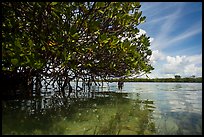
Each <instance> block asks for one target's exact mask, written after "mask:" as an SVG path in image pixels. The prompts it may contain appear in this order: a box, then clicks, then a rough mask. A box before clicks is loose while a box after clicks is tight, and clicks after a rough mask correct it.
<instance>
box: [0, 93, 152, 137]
mask: <svg viewBox="0 0 204 137" xmlns="http://www.w3.org/2000/svg"><path fill="white" fill-rule="evenodd" d="M126 96H127V94H124V93H109V94H108V96H107V97H100V96H96V98H95V99H93V98H83V99H82V98H81V99H79V98H78V99H72V100H71V99H70V100H68V99H67V100H65V99H63V98H56V97H55V98H42V99H33V100H27V101H25V100H23V101H20V100H16V101H8V102H3V104H4V105H3V121H2V125H3V128H2V132H3V134H105V135H114V134H154V132H155V125H154V122H153V121H152V111H153V110H154V104H153V101H149V100H140V99H139V97H138V98H137V99H136V100H131V99H128V98H126Z"/></svg>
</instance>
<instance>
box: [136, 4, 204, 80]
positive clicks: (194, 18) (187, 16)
mask: <svg viewBox="0 0 204 137" xmlns="http://www.w3.org/2000/svg"><path fill="white" fill-rule="evenodd" d="M141 11H142V12H143V13H142V15H143V16H146V22H145V23H143V24H140V25H139V26H138V28H140V29H142V30H144V31H145V32H146V34H147V35H148V36H150V37H151V41H152V42H151V47H150V48H151V49H152V51H153V55H152V57H151V63H152V65H153V67H154V68H155V70H153V71H152V73H151V74H148V76H149V77H151V78H162V77H174V75H181V77H189V76H192V75H195V76H197V77H198V76H202V2H141Z"/></svg>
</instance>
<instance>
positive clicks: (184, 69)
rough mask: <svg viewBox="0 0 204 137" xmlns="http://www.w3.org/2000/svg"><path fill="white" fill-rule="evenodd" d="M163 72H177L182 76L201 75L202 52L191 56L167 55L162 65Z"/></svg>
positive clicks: (174, 73) (173, 73)
mask: <svg viewBox="0 0 204 137" xmlns="http://www.w3.org/2000/svg"><path fill="white" fill-rule="evenodd" d="M163 69H164V74H172V75H176V74H179V75H181V76H183V77H189V76H192V75H195V76H201V75H202V54H200V55H193V56H175V57H172V56H167V57H166V63H165V64H164V65H163Z"/></svg>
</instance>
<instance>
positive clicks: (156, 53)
mask: <svg viewBox="0 0 204 137" xmlns="http://www.w3.org/2000/svg"><path fill="white" fill-rule="evenodd" d="M164 59H165V55H164V54H163V53H162V52H160V51H159V50H152V56H151V58H150V61H151V62H152V63H153V64H155V63H156V62H157V61H158V60H164Z"/></svg>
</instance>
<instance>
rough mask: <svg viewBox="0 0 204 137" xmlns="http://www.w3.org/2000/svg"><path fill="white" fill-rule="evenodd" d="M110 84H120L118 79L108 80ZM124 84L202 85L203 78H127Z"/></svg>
mask: <svg viewBox="0 0 204 137" xmlns="http://www.w3.org/2000/svg"><path fill="white" fill-rule="evenodd" d="M108 81H109V82H118V79H111V80H108ZM123 81H124V82H195V83H202V77H198V78H153V79H146V78H129V79H128V78H126V79H123Z"/></svg>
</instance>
